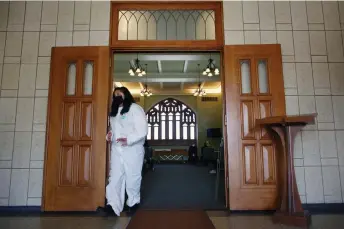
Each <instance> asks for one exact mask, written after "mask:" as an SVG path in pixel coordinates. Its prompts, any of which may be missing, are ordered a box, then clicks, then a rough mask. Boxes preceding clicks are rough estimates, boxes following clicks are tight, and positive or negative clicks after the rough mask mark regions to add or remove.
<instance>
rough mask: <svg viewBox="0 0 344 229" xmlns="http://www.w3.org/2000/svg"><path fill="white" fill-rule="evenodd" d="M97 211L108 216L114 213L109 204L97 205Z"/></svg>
mask: <svg viewBox="0 0 344 229" xmlns="http://www.w3.org/2000/svg"><path fill="white" fill-rule="evenodd" d="M97 213H98V214H99V215H101V216H109V215H114V214H115V213H114V211H113V210H112V207H111V206H110V205H106V206H105V207H98V208H97Z"/></svg>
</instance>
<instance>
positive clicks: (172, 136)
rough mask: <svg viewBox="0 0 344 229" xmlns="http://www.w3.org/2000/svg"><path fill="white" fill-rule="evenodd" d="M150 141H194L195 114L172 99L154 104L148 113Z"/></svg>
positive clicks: (148, 136) (148, 137)
mask: <svg viewBox="0 0 344 229" xmlns="http://www.w3.org/2000/svg"><path fill="white" fill-rule="evenodd" d="M147 119H148V135H147V140H150V141H164V142H166V141H189V140H192V141H194V140H195V139H196V114H195V112H193V111H192V110H191V109H190V108H189V107H188V106H187V105H185V104H184V103H182V102H181V101H179V100H177V99H173V98H168V99H164V100H162V101H160V102H159V103H157V104H155V105H154V106H153V107H152V108H151V109H150V110H149V111H148V112H147Z"/></svg>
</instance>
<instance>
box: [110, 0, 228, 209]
mask: <svg viewBox="0 0 344 229" xmlns="http://www.w3.org/2000/svg"><path fill="white" fill-rule="evenodd" d="M110 7H111V10H110V37H109V46H110V56H111V57H110V63H111V66H110V80H111V82H112V80H113V75H112V73H113V70H114V66H113V65H114V53H115V52H121V53H139V52H146V53H149V52H151V53H156V52H165V53H166V52H167V53H168V52H219V53H220V63H219V66H218V67H219V69H220V71H221V72H222V73H223V74H221V94H222V130H223V140H224V159H225V161H224V167H225V177H224V179H225V198H226V208H227V209H230V203H229V174H228V171H229V167H228V166H229V164H228V139H227V136H228V134H227V120H226V118H227V116H226V94H225V75H224V70H225V69H224V47H225V44H224V39H225V37H224V25H223V2H222V1H220V0H215V1H214V0H208V1H202V2H197V1H170V2H166V1H154V2H153V1H147V2H142V1H132V2H127V1H114V2H112V3H111V6H110ZM121 9H122V10H152V9H153V10H159V9H161V10H191V9H192V10H214V12H215V19H214V20H215V40H191V41H190V40H177V41H172V40H170V41H168V40H167V41H159V40H158V41H156V40H118V23H114V22H116V21H118V11H119V10H121ZM114 79H116V76H115V77H114ZM109 84H110V85H109V86H110V87H111V89H112V83H109ZM110 91H111V93H110V94H109V104H108V107H109V109H110V106H111V97H112V90H110ZM109 149H110V148H109V147H108V150H107V155H108V156H107V158H108V159H109V157H110V152H109V151H110V150H109ZM108 163H109V162H108ZM108 163H107V164H108ZM108 169H109V164H108V168H107V170H108ZM107 176H108V173H107V174H106V177H107Z"/></svg>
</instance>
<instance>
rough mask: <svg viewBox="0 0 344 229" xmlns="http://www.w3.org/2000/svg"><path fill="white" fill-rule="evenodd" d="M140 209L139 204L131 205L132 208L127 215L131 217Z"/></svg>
mask: <svg viewBox="0 0 344 229" xmlns="http://www.w3.org/2000/svg"><path fill="white" fill-rule="evenodd" d="M139 208H140V203H138V204H135V205H133V206H132V207H130V208H129V212H128V213H129V214H130V216H133V215H134V214H135V213H136V211H137V210H138V209H139Z"/></svg>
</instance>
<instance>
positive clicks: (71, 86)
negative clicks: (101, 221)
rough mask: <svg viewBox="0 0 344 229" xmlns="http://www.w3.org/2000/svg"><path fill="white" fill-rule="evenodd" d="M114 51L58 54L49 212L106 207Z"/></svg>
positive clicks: (47, 170)
mask: <svg viewBox="0 0 344 229" xmlns="http://www.w3.org/2000/svg"><path fill="white" fill-rule="evenodd" d="M109 66H110V64H109V48H108V47H58V48H53V50H52V67H51V74H50V86H49V88H50V91H49V102H48V103H49V104H48V107H49V108H48V122H47V123H48V126H47V143H46V145H47V147H46V154H45V166H44V192H43V210H44V211H94V210H96V209H97V207H98V206H103V205H104V200H105V179H106V178H105V176H106V171H105V169H106V142H105V140H104V136H105V133H106V130H107V111H108V107H107V104H108V95H109V86H108V85H109Z"/></svg>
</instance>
